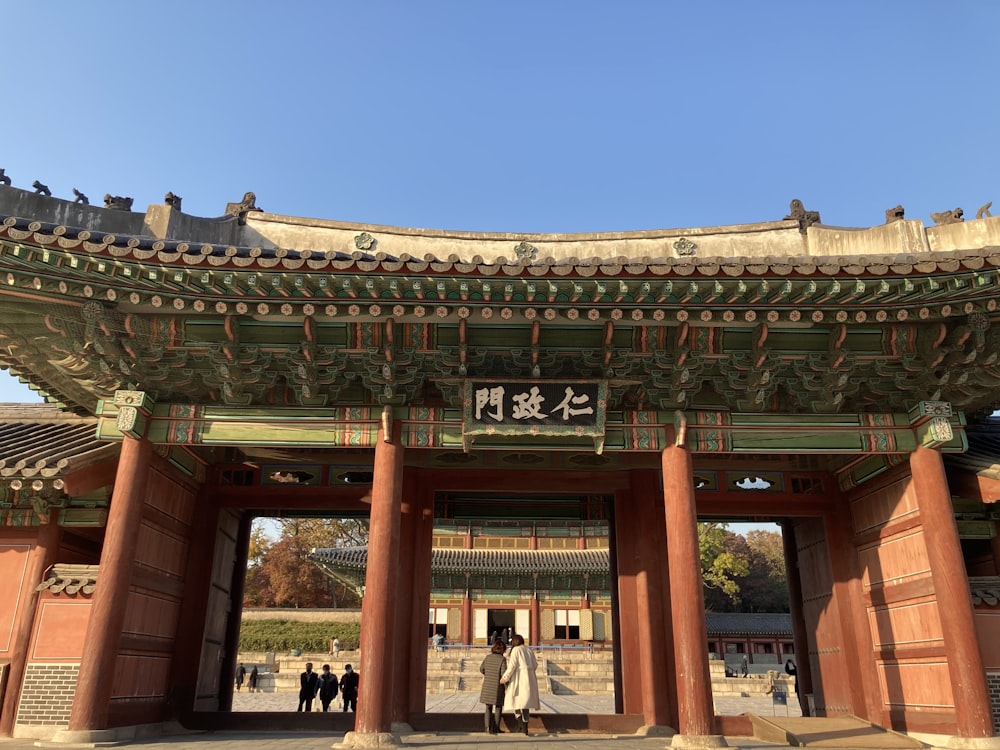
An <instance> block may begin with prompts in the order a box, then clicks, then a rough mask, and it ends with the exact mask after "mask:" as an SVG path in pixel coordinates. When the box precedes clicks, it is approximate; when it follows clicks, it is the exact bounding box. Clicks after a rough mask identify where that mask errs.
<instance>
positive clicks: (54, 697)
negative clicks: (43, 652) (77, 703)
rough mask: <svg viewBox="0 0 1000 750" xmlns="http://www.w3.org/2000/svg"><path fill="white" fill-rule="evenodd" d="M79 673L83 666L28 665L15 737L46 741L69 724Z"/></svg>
mask: <svg viewBox="0 0 1000 750" xmlns="http://www.w3.org/2000/svg"><path fill="white" fill-rule="evenodd" d="M79 671H80V665H79V664H28V666H27V668H26V669H25V672H24V683H23V684H22V686H21V699H20V701H18V704H17V719H16V720H15V722H14V723H15V729H14V736H15V737H36V738H45V737H48V736H49V735H51V734H52V729H53V728H59V727H65V726H68V725H69V713H70V709H71V708H72V707H73V693H74V692H75V690H76V680H77V675H78V673H79ZM39 730H41V731H39Z"/></svg>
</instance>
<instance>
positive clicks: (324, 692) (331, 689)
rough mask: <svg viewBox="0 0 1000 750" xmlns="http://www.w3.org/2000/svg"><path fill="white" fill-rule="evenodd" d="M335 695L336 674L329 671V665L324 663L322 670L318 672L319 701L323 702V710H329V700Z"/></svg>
mask: <svg viewBox="0 0 1000 750" xmlns="http://www.w3.org/2000/svg"><path fill="white" fill-rule="evenodd" d="M336 697H337V675H335V674H333V673H332V672H331V671H330V665H329V664H324V665H323V671H322V672H320V673H319V702H320V703H322V704H323V710H324V711H329V710H330V701H332V700H333V699H334V698H336Z"/></svg>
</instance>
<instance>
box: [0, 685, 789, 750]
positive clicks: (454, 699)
mask: <svg viewBox="0 0 1000 750" xmlns="http://www.w3.org/2000/svg"><path fill="white" fill-rule="evenodd" d="M478 697H479V696H478V694H477V693H453V694H443V695H428V696H427V710H428V712H444V713H462V712H466V711H468V712H475V713H477V714H478V713H480V711H481V710H482V707H481V706H480V704H479V702H478ZM790 703H791V704H794V701H790ZM296 704H297V696H296V694H295V693H254V694H250V693H246V692H241V693H237V694H236V695H234V696H233V710H234V711H237V712H244V711H294V709H295V706H296ZM613 706H614V701H613V699H612V698H611V697H610V696H585V695H545V696H542V709H541V710H540V711H538V712H533V715H543V714H547V713H574V714H581V713H586V714H595V713H612V712H613ZM788 708H789V710H790V711H791V710H793V709H794V710H795V713H794V714H791V715H798V710H797V709H798V705H797V704H794V705H789V707H788ZM716 709H717V711H718V712H719V713H725V714H732V715H735V714H740V713H744V712H746V711H752V712H756V713H760V714H762V715H766V716H771V715H773V714H772V710H773V707H772V702H771V700H770V699H765V698H739V697H732V698H729V697H727V698H716ZM783 709H784V707H783V706H779V707H777V711H778V712H779V714H783ZM343 736H344V735H343V733H342V732H330V733H312V732H275V733H268V732H253V733H250V732H206V733H192V734H185V735H175V736H170V737H155V738H149V739H141V740H133V741H131V742H124V743H118V744H117V745H113V744H110V743H107V744H98V745H94V744H90V745H75V746H74V745H65V744H58V745H57V744H54V743H48V742H36V741H35V740H29V739H2V738H0V750H29V749H31V750H34V748H38V747H49V748H54V747H61V748H71V747H115V746H117V747H129V748H136V749H137V750H288V749H289V748H294V750H329V748H331V747H332V746H335V745H336V744H338V743H339V742H340V741H341V740H342V739H343ZM402 742H403V744H404V745H405V746H406V747H412V748H416V749H418V750H494V749H495V748H505V747H506V748H512V747H514V746H516V747H517V748H518V750H603V748H614V750H653V749H654V748H656V749H657V750H660V749H661V748H665V747H667V746H669V743H670V740H669V739H668V738H665V737H642V736H637V735H605V734H590V733H586V734H584V733H552V734H545V733H542V732H538V733H533V734H532V735H530V736H528V737H525V736H524V735H521V734H511V733H504V734H500V735H496V736H490V735H487V734H470V733H462V732H456V733H446V732H437V733H419V732H414V733H411V734H406V735H404V736H403V737H402ZM728 742H729V745H730V746H731V747H739V748H769V747H775V746H774V745H771V744H769V743H766V742H761V741H759V740H754V739H751V738H748V737H733V738H728Z"/></svg>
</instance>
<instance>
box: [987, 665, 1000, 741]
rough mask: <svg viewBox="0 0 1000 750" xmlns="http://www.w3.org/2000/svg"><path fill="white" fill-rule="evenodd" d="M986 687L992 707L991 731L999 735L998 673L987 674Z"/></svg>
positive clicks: (999, 696) (999, 674) (999, 685)
mask: <svg viewBox="0 0 1000 750" xmlns="http://www.w3.org/2000/svg"><path fill="white" fill-rule="evenodd" d="M986 686H987V687H988V688H989V691H990V705H991V706H992V707H993V731H994V732H995V733H996V734H998V735H1000V672H987V673H986Z"/></svg>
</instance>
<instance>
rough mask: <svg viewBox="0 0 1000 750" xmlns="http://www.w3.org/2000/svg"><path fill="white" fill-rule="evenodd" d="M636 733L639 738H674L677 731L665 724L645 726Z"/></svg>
mask: <svg viewBox="0 0 1000 750" xmlns="http://www.w3.org/2000/svg"><path fill="white" fill-rule="evenodd" d="M635 733H636V736H638V737H673V736H675V735H676V734H677V730H676V729H674V728H673V727H668V726H665V725H663V724H643V725H642V726H641V727H639V728H638V729H636V730H635Z"/></svg>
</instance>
